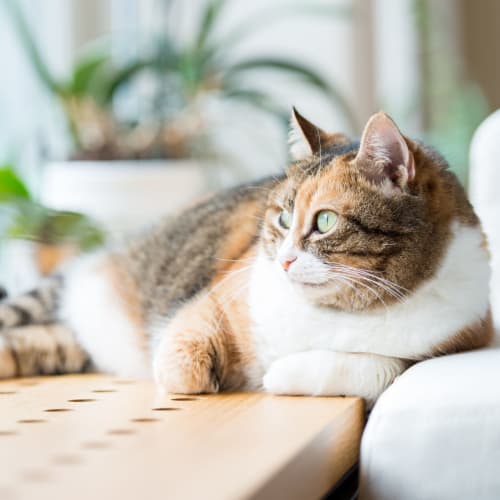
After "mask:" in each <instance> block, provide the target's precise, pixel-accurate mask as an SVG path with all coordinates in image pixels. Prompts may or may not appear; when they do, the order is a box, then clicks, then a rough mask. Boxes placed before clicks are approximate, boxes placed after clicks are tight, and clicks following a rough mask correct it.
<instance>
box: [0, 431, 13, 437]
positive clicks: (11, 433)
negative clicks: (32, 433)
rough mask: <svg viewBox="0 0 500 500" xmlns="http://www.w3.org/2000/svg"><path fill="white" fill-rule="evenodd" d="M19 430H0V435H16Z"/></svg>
mask: <svg viewBox="0 0 500 500" xmlns="http://www.w3.org/2000/svg"><path fill="white" fill-rule="evenodd" d="M16 435H17V432H16V431H10V430H9V431H0V437H3V436H16Z"/></svg>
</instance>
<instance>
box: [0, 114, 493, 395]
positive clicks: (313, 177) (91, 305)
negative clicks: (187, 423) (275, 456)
mask: <svg viewBox="0 0 500 500" xmlns="http://www.w3.org/2000/svg"><path fill="white" fill-rule="evenodd" d="M292 121H293V130H294V139H293V146H292V151H293V152H294V154H295V158H296V159H295V160H294V161H293V162H292V163H291V165H290V166H289V167H288V168H287V170H286V172H285V173H283V174H282V175H279V176H276V177H272V178H267V179H263V180H261V181H258V182H255V183H252V184H247V185H244V186H241V187H237V188H233V189H231V190H228V191H226V192H223V193H221V194H218V195H215V196H213V197H212V198H210V199H209V200H207V201H204V202H201V203H199V204H198V205H196V206H194V207H192V208H189V209H187V210H185V211H184V212H183V213H181V214H180V215H178V216H177V217H175V218H167V219H165V220H163V221H162V222H161V223H160V224H159V225H157V226H156V227H155V228H154V229H152V230H149V231H147V232H145V233H144V234H142V235H141V236H140V237H138V238H136V239H135V240H133V241H132V242H131V243H129V244H128V245H126V246H125V247H122V248H111V249H107V250H105V251H100V252H98V253H95V254H92V255H89V256H84V257H81V258H79V259H77V260H76V261H75V262H74V263H72V264H71V265H70V266H69V267H68V269H66V270H65V271H64V272H61V273H60V274H58V275H55V276H52V277H51V278H48V279H47V280H46V281H45V282H43V283H41V285H40V287H39V288H38V289H36V290H34V291H32V292H30V293H27V294H25V295H22V296H20V297H14V298H12V299H7V300H5V301H4V302H2V304H0V377H13V376H21V375H34V374H50V373H68V372H79V371H89V370H101V371H105V372H112V373H117V374H120V375H122V376H130V377H151V376H153V377H154V379H155V380H156V382H157V383H158V385H159V387H161V388H162V389H163V390H165V391H168V392H175V393H186V394H192V393H215V392H218V391H235V390H266V391H269V392H271V393H275V394H289V395H321V396H337V395H347V396H359V397H362V398H364V399H365V400H366V401H368V402H369V403H373V401H375V400H376V399H377V398H378V396H379V395H380V394H381V393H382V392H383V391H384V390H385V389H386V388H387V387H388V386H389V385H390V384H391V383H392V382H393V381H394V379H395V378H396V377H397V376H399V375H400V374H401V373H402V372H403V371H404V370H405V369H406V368H408V367H409V366H410V365H411V364H413V363H415V362H417V361H419V360H423V359H426V358H430V357H433V356H438V355H442V354H447V353H452V352H457V351H463V350H468V349H474V348H479V347H482V346H486V345H487V344H488V343H489V342H490V340H491V338H492V336H493V326H492V320H491V314H490V307H489V299H488V282H489V275H490V270H489V262H488V251H487V243H486V239H485V237H484V235H483V233H482V230H481V226H480V222H479V220H478V218H477V216H476V215H475V213H474V211H473V209H472V207H471V205H470V204H469V202H468V201H467V197H466V195H465V192H464V190H463V188H462V187H461V185H460V184H459V182H458V180H457V179H456V177H455V175H454V174H453V173H452V172H451V171H450V170H449V168H448V166H447V164H446V162H445V160H444V159H443V158H442V157H441V156H440V155H439V154H438V153H437V152H435V151H434V150H432V149H431V148H429V147H426V146H425V145H423V144H421V143H419V142H416V141H413V140H410V139H408V138H406V137H405V136H403V135H402V134H401V132H400V131H399V129H398V127H397V126H396V124H395V123H394V122H393V121H392V119H391V118H390V117H389V116H387V115H386V114H384V113H383V112H379V113H377V114H375V115H373V116H372V117H371V118H370V120H369V121H368V123H367V124H366V126H365V129H364V131H363V134H362V137H361V140H360V141H359V142H353V141H351V140H350V139H349V138H348V137H346V136H345V135H343V134H339V133H335V134H331V133H327V132H325V131H323V130H321V129H320V128H318V127H317V126H315V125H314V124H312V123H311V122H309V121H308V120H307V119H306V118H304V117H303V116H302V115H300V114H299V113H298V112H297V111H296V110H294V112H293V114H292ZM167 195H168V193H166V196H167Z"/></svg>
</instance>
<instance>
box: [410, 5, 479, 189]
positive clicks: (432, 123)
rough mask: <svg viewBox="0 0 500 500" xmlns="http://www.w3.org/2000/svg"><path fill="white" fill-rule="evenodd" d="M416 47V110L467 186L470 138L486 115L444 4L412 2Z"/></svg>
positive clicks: (431, 138) (428, 134) (429, 138)
mask: <svg viewBox="0 0 500 500" xmlns="http://www.w3.org/2000/svg"><path fill="white" fill-rule="evenodd" d="M413 8H414V15H415V23H416V28H417V34H418V41H419V47H420V56H421V57H420V65H421V68H420V70H421V84H420V88H421V95H420V99H419V100H420V102H419V107H420V112H421V116H422V120H423V126H424V132H425V138H426V140H427V141H428V142H429V143H430V144H432V145H433V146H435V147H436V148H437V149H438V150H439V151H440V152H441V153H442V154H443V155H444V156H445V157H446V159H447V160H448V161H449V162H450V167H451V169H452V170H453V171H454V172H455V173H456V174H457V176H458V178H459V179H460V181H461V182H462V183H463V184H464V185H465V186H466V185H467V181H468V170H469V148H470V143H471V140H472V136H473V134H474V132H475V130H476V128H477V127H478V126H479V124H480V123H481V122H482V121H483V120H484V118H485V117H486V116H487V115H488V104H487V102H486V99H485V97H484V95H483V93H482V92H481V89H480V88H479V86H478V85H477V84H476V83H475V82H473V81H471V80H470V79H468V78H467V77H466V76H465V75H464V69H463V61H462V60H461V59H460V55H459V52H458V50H457V48H456V44H457V41H456V40H455V38H454V36H455V34H454V33H453V27H452V24H450V20H449V19H445V18H444V16H446V15H447V12H446V8H449V5H447V4H446V3H440V2H433V1H431V0H414V3H413Z"/></svg>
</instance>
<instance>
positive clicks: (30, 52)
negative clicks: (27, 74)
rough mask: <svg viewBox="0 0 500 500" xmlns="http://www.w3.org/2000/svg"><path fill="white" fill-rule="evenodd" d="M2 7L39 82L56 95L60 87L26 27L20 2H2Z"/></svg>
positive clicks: (5, 0)
mask: <svg viewBox="0 0 500 500" xmlns="http://www.w3.org/2000/svg"><path fill="white" fill-rule="evenodd" d="M3 5H4V6H5V8H6V9H7V11H8V12H9V14H10V16H11V18H12V21H13V23H14V26H15V28H16V30H17V33H18V35H19V39H20V41H21V43H22V45H23V46H24V50H25V51H26V54H27V56H28V58H29V60H30V61H31V64H32V66H33V68H34V69H35V72H36V73H37V75H38V77H39V78H40V80H41V82H42V83H43V84H45V86H46V87H47V89H48V90H49V91H50V92H52V93H54V94H58V93H59V92H60V91H61V85H60V84H59V83H58V82H57V81H56V79H55V78H54V76H53V75H52V73H51V72H50V69H49V67H48V65H47V63H46V62H45V60H44V59H43V57H42V55H41V53H40V51H39V50H38V47H37V44H36V42H35V40H34V38H33V35H32V33H31V30H30V27H29V26H28V23H27V22H26V19H25V17H24V15H23V13H22V9H21V6H20V2H19V1H17V0H3Z"/></svg>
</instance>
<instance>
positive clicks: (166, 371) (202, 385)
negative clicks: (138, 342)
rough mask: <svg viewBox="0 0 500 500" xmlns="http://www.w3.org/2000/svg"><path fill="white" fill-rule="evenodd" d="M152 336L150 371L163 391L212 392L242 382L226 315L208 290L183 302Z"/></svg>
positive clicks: (231, 387) (183, 392) (184, 392)
mask: <svg viewBox="0 0 500 500" xmlns="http://www.w3.org/2000/svg"><path fill="white" fill-rule="evenodd" d="M155 336H159V342H158V345H157V346H156V348H155V351H154V358H153V372H154V376H155V380H156V382H157V383H158V384H159V386H160V387H161V388H162V389H163V390H165V391H167V392H175V393H182V394H198V393H214V392H218V391H219V390H221V389H234V388H236V387H238V386H239V385H241V384H242V383H243V380H242V379H241V378H240V377H241V374H240V376H239V375H238V374H237V373H236V365H237V358H239V356H238V354H237V349H236V347H235V345H234V342H233V341H232V333H231V331H230V327H229V325H228V322H227V318H226V316H225V314H224V311H223V310H222V308H221V307H219V305H218V303H217V301H216V300H215V298H214V297H213V296H211V295H210V294H209V293H204V294H201V295H199V296H197V297H195V298H194V299H193V300H191V301H190V302H189V303H187V304H185V305H184V306H183V307H182V308H181V309H180V310H179V311H177V313H176V314H175V315H174V317H173V318H172V319H170V320H169V321H168V322H167V324H166V325H165V327H163V328H162V329H160V331H157V332H156V335H155Z"/></svg>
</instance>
